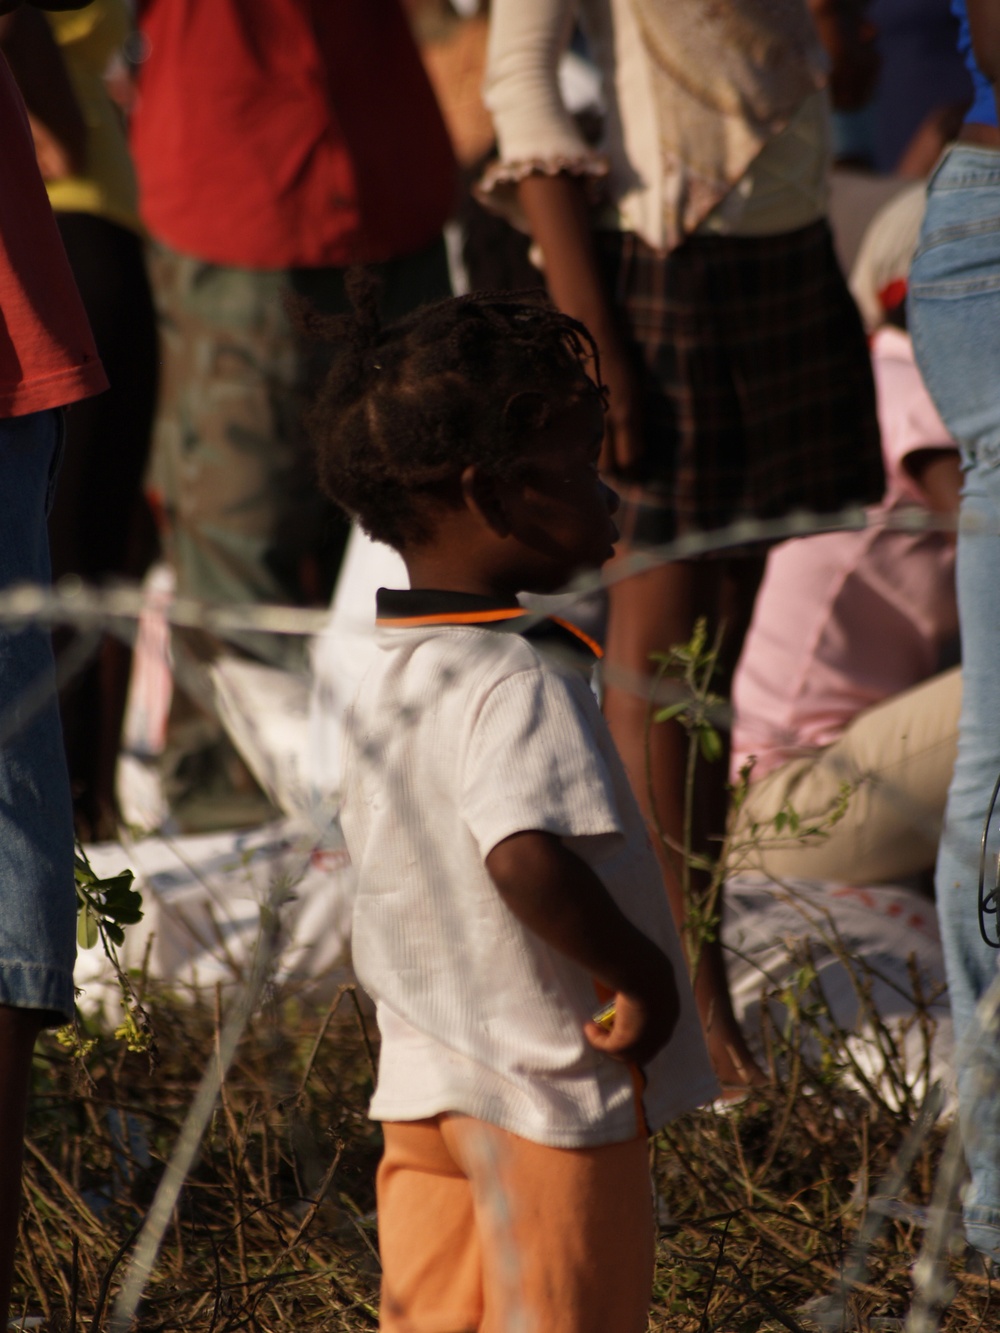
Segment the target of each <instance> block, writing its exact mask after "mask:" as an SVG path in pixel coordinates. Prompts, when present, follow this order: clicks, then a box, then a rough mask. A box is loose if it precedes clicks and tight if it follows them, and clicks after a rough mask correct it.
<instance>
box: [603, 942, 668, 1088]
mask: <svg viewBox="0 0 1000 1333" xmlns="http://www.w3.org/2000/svg"><path fill="white" fill-rule="evenodd" d="M651 948H652V946H651ZM652 952H653V954H654V955H655V957H654V958H652V959H651V960H650V963H649V964H648V965H647V967H646V969H645V973H646V979H645V980H644V981H642V982H640V983H639V984H638V985H636V986H634V987H630V988H629V990H628V991H619V992H618V993H617V994H616V995H615V998H614V1003H615V1013H614V1018H613V1019H612V1021H611V1025H610V1027H609V1028H605V1027H600V1026H598V1024H597V1023H593V1022H591V1023H588V1024H587V1025H586V1026H585V1027H584V1035H585V1036H586V1038H587V1040H588V1041H589V1042H590V1044H591V1046H593V1047H594V1048H595V1050H598V1051H603V1052H604V1053H605V1054H606V1055H610V1056H612V1057H613V1058H614V1059H616V1060H625V1061H628V1062H630V1063H632V1064H639V1065H642V1064H646V1063H647V1062H648V1061H650V1060H651V1059H652V1058H653V1056H654V1055H655V1054H656V1053H657V1051H659V1050H660V1049H661V1048H662V1047H663V1046H665V1045H666V1043H667V1042H668V1041H669V1040H670V1036H671V1034H672V1032H673V1030H674V1028H675V1027H676V1026H677V1019H678V1018H679V1017H680V998H679V996H678V994H677V986H676V983H675V981H674V970H673V968H672V967H671V965H670V963H669V962H668V960H667V959H666V957H665V956H664V955H663V954H662V953H661V952H660V951H659V949H652Z"/></svg>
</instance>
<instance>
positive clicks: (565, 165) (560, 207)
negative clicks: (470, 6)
mask: <svg viewBox="0 0 1000 1333" xmlns="http://www.w3.org/2000/svg"><path fill="white" fill-rule="evenodd" d="M576 8H577V5H576V0H494V3H493V5H492V7H491V11H490V38H489V53H488V60H487V71H486V81H485V85H484V88H485V96H486V102H487V105H488V107H489V109H490V112H491V114H492V116H493V122H494V125H495V127H496V133H497V142H498V145H499V149H500V177H501V178H505V179H506V184H505V185H504V187H503V190H502V191H500V193H501V194H504V193H512V191H513V189H514V187H513V185H512V183H511V182H513V181H515V180H516V181H517V186H516V203H517V205H518V206H519V209H520V213H521V214H522V215H523V216H522V217H521V219H520V223H521V224H522V225H524V224H526V225H527V228H528V230H529V231H530V233H531V235H532V237H533V238H534V240H535V241H536V243H537V244H538V247H539V249H540V250H541V252H542V255H543V257H544V264H545V279H546V283H547V285H548V289H549V293H550V295H551V296H552V299H553V301H554V302H555V303H556V305H557V306H559V308H560V309H561V310H564V311H565V312H566V313H567V314H568V315H572V316H573V317H574V318H575V319H579V320H580V321H581V322H582V323H584V324H586V325H587V327H588V328H589V329H590V331H591V333H592V334H593V335H594V338H595V341H596V342H597V346H598V348H599V350H600V358H601V376H602V378H603V379H604V382H605V383H606V384H607V386H608V388H609V389H610V401H609V405H608V407H609V411H608V419H607V433H606V437H605V446H604V452H603V457H602V467H603V468H604V470H605V471H607V472H621V471H624V470H627V469H628V468H630V467H631V466H633V465H634V464H635V463H636V462H637V460H638V458H639V456H640V453H641V445H640V439H641V436H640V432H639V422H638V416H639V412H638V404H639V395H638V392H637V389H636V385H635V377H634V372H633V371H632V368H631V362H630V359H629V356H628V354H627V349H626V348H625V347H624V346H623V343H622V339H621V335H620V333H619V331H618V325H617V322H616V319H615V312H614V307H613V304H612V302H611V300H610V299H609V296H608V293H606V292H605V290H604V284H603V280H602V278H601V274H600V271H599V269H598V264H597V254H596V250H595V248H594V242H593V236H592V232H591V222H590V215H589V210H588V206H587V198H586V193H585V187H584V179H583V178H584V177H588V178H589V179H591V180H593V179H594V177H595V176H600V175H604V174H606V172H607V163H606V162H605V161H604V160H603V158H602V156H601V155H600V154H598V153H595V152H594V150H593V149H592V148H591V147H590V146H589V145H588V144H587V143H586V141H585V140H584V138H583V136H582V135H581V133H580V131H579V128H578V127H577V125H576V124H575V122H574V120H573V118H572V116H571V115H570V114H569V112H568V111H567V109H566V107H565V105H564V104H563V101H562V96H561V93H560V89H559V73H558V72H559V60H560V57H561V55H562V53H563V52H564V51H565V49H566V46H567V43H568V40H569V37H570V34H571V32H572V29H573V20H574V16H575V12H576ZM522 177H523V179H522ZM491 188H492V187H491ZM490 197H491V198H493V200H494V202H493V206H494V207H496V206H500V207H501V208H504V207H505V206H504V205H503V204H500V205H498V204H497V201H496V198H495V197H494V196H493V195H492V194H491V195H490ZM512 202H513V199H512Z"/></svg>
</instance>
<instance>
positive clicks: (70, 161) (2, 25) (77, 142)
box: [0, 4, 87, 180]
mask: <svg viewBox="0 0 1000 1333" xmlns="http://www.w3.org/2000/svg"><path fill="white" fill-rule="evenodd" d="M46 7H51V8H53V9H58V8H71V7H72V6H69V5H57V4H52V5H51V6H46ZM0 50H2V51H3V54H4V55H5V56H6V58H7V63H8V64H9V65H10V67H11V70H12V71H13V74H14V77H15V78H16V79H17V82H18V86H19V87H20V89H21V95H22V97H23V98H24V103H25V106H26V107H27V108H28V115H29V117H30V120H31V130H32V134H33V135H34V139H35V151H36V153H37V155H38V165H39V169H40V170H41V173H42V175H43V176H44V177H45V179H46V180H57V179H59V178H61V177H63V176H69V175H72V174H73V173H75V172H77V171H80V170H81V169H82V168H83V165H84V162H85V159H86V144H87V127H86V125H85V124H84V120H83V116H82V114H81V112H80V107H79V105H78V104H77V100H76V96H75V94H74V92H73V87H72V84H71V83H70V79H69V75H68V73H67V72H66V65H65V63H64V62H63V58H62V55H61V53H60V51H59V47H58V46H57V45H56V42H55V39H54V38H53V36H52V32H51V30H50V29H49V25H48V23H47V22H46V21H45V16H44V15H43V14H41V13H39V12H38V10H37V9H34V8H32V7H30V6H28V7H23V8H21V9H18V10H17V11H16V12H14V13H8V14H6V15H4V16H3V17H0Z"/></svg>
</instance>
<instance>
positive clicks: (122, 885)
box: [103, 870, 142, 926]
mask: <svg viewBox="0 0 1000 1333" xmlns="http://www.w3.org/2000/svg"><path fill="white" fill-rule="evenodd" d="M134 879H135V876H134V875H133V874H132V871H131V870H125V871H123V872H122V873H121V874H120V875H116V876H115V878H114V879H109V880H105V881H103V888H104V915H105V916H109V917H111V918H112V920H114V921H119V922H121V924H122V925H124V926H132V925H135V923H136V922H137V921H141V920H142V894H141V893H139V891H138V890H137V889H133V888H132V883H133V881H134Z"/></svg>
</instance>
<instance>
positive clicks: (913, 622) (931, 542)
mask: <svg viewBox="0 0 1000 1333" xmlns="http://www.w3.org/2000/svg"><path fill="white" fill-rule="evenodd" d="M872 362H873V367H874V371H875V384H876V389H877V392H878V409H879V423H880V425H881V428H882V451H883V454H884V457H885V470H886V477H887V487H886V495H885V499H884V501H883V502H882V504H881V505H878V506H876V507H875V508H874V509H873V510H871V511H870V512H871V513H873V514H875V515H878V514H884V513H888V512H890V511H898V510H900V509H903V508H911V507H913V506H915V505H916V506H920V507H922V502H921V499H920V494H919V491H918V490H917V489H916V487H915V486H914V485H913V483H912V482H911V481H910V480H909V478H908V476H907V474H906V471H905V466H904V465H905V460H906V459H907V457H908V456H909V455H911V454H913V453H915V452H917V451H919V450H921V449H929V448H938V449H940V448H948V447H949V446H950V447H955V446H954V442H953V441H952V440H951V439H950V437H949V435H948V431H947V429H946V428H945V426H944V423H943V422H942V421H941V418H940V417H939V416H938V413H937V410H936V409H935V407H934V404H933V403H932V402H931V399H930V396H929V395H928V393H927V390H926V389H925V387H924V384H923V381H922V380H921V378H920V373H919V371H918V370H917V367H916V364H915V363H914V360H913V352H912V349H911V346H910V340H909V338H908V337H907V336H906V335H905V334H904V333H901V332H899V331H898V330H897V329H893V328H883V329H880V330H879V332H878V333H877V334H876V335H875V338H874V341H873V344H872ZM957 629H958V614H957V609H956V604H955V556H954V543H953V541H952V540H950V539H949V538H948V537H947V536H946V535H945V534H943V533H935V532H923V533H912V534H911V533H905V532H899V531H892V530H886V529H885V528H883V527H879V526H875V527H869V528H866V529H865V530H864V531H863V532H831V533H824V534H821V535H819V536H816V537H804V538H800V539H798V540H795V541H790V542H785V543H783V544H782V545H781V546H778V547H776V548H775V549H774V551H772V553H771V555H770V557H769V559H768V563H767V572H766V574H765V576H764V582H763V584H762V586H761V590H760V593H759V595H758V598H757V604H756V607H755V610H754V616H753V622H752V624H751V626H750V631H749V633H748V635H747V640H746V644H745V646H744V649H743V656H742V658H741V659H740V664H739V667H738V669H737V672H736V678H735V680H734V682H733V704H734V710H735V714H736V717H735V721H734V725H733V758H732V772H733V775H734V776H735V774H736V773H738V772H739V769H740V767H741V766H742V765H743V764H744V763H745V761H746V760H747V759H748V758H749V756H750V755H755V756H756V764H755V765H754V771H753V775H754V778H760V777H763V776H764V775H765V774H766V773H769V772H771V771H772V770H773V769H775V768H777V767H778V766H779V765H781V764H783V763H785V762H786V761H787V760H789V759H793V758H796V757H799V756H801V755H803V754H809V753H811V752H813V751H815V750H817V749H820V748H822V747H823V746H825V745H829V744H830V743H831V742H832V741H835V740H836V739H837V737H838V736H840V734H841V733H842V732H843V730H844V728H845V727H846V726H847V724H848V723H849V722H850V721H851V720H852V719H853V718H854V717H855V716H856V715H857V714H858V713H860V712H861V711H862V709H865V708H870V707H871V706H872V705H873V704H877V703H880V702H881V701H882V700H883V699H887V698H889V697H890V696H891V695H894V694H897V693H899V691H901V690H905V689H908V688H909V687H910V686H912V685H916V684H918V683H919V682H920V681H922V680H926V679H927V678H928V677H929V676H931V675H933V674H934V673H935V672H936V671H938V670H939V669H940V668H941V666H942V652H943V650H944V649H945V648H946V647H947V646H948V645H949V643H951V642H952V641H953V640H954V637H955V635H956V634H957Z"/></svg>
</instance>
